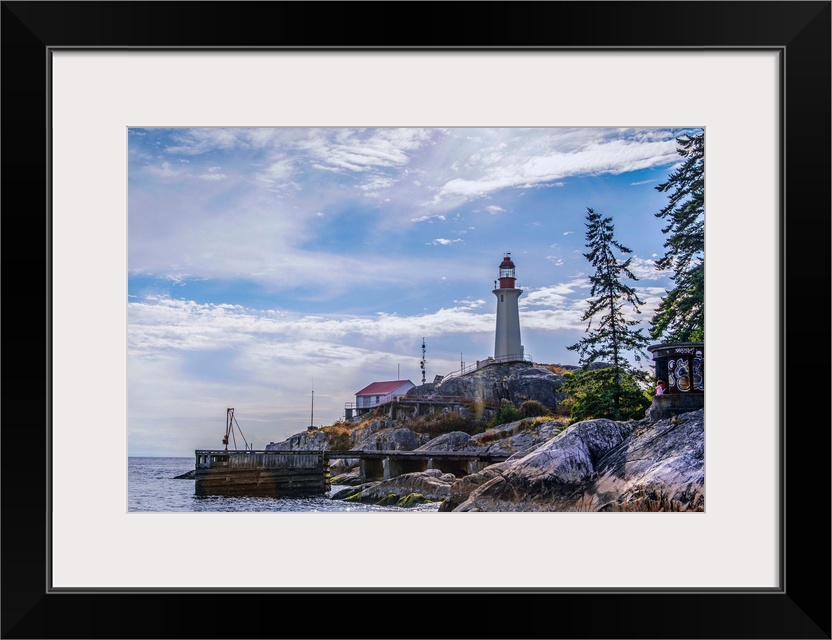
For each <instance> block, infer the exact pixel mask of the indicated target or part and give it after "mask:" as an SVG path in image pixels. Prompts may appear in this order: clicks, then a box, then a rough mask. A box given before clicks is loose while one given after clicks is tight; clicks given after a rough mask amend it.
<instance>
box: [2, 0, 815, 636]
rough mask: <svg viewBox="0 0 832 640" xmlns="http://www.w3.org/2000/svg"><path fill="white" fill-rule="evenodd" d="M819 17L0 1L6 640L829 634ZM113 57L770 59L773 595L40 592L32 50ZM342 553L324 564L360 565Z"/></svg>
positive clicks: (44, 421)
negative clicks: (776, 444) (776, 468)
mask: <svg viewBox="0 0 832 640" xmlns="http://www.w3.org/2000/svg"><path fill="white" fill-rule="evenodd" d="M830 15H831V14H830V2H829V1H818V2H800V1H787V2H778V1H766V2H757V1H747V2H745V1H743V2H677V1H669V2H668V1H656V2H590V1H587V2H557V1H553V2H459V3H457V2H419V3H416V2H397V3H378V2H376V3H363V2H331V3H330V2H106V1H105V2H74V1H67V2H15V1H10V2H5V1H4V2H2V13H0V20H2V25H1V26H2V31H1V32H0V44H1V45H2V67H1V68H0V70H1V71H2V73H1V74H0V77H1V78H2V125H3V129H2V156H0V157H1V158H2V168H3V173H2V186H3V189H2V192H0V203H2V205H3V218H2V224H3V231H4V232H5V233H3V249H4V251H3V254H2V267H3V270H2V295H3V303H4V311H5V313H4V314H3V322H2V338H3V339H4V342H5V346H6V349H5V353H4V357H3V360H2V380H3V385H2V400H3V417H4V418H5V419H6V420H5V424H4V428H3V429H2V430H0V442H1V443H2V500H0V508H2V546H1V547H0V552H2V562H0V571H1V572H2V603H1V606H2V609H0V614H2V616H1V617H0V619H1V620H2V637H3V638H235V637H239V638H254V637H306V638H315V637H349V638H416V637H418V638H437V637H455V638H485V637H489V638H495V637H499V638H830V629H832V624H830V512H829V494H828V490H829V487H830V456H829V452H830V429H829V422H828V417H827V415H828V411H829V403H828V397H829V396H828V392H827V391H826V390H828V388H829V387H828V382H827V381H826V379H825V378H824V377H822V376H819V377H821V379H822V383H821V384H819V385H818V384H816V383H815V380H812V385H811V387H810V386H809V385H807V383H806V382H805V379H806V378H810V377H811V376H812V374H811V373H810V369H809V364H808V363H811V362H814V361H815V360H816V359H819V358H823V357H824V356H826V355H828V354H829V353H830V351H829V342H828V338H829V332H828V328H829V315H828V314H829V305H830V302H829V292H830V290H832V289H830V217H831V216H830V211H832V207H831V206H830V174H831V173H832V172H831V171H830V153H829V145H830V77H831V74H830ZM382 16H383V17H385V19H384V20H381V21H380V17H382ZM391 22H392V23H394V24H395V25H396V26H395V28H394V29H391ZM131 47H139V48H160V49H168V48H182V49H189V50H200V49H206V50H207V49H214V48H228V49H236V48H260V47H263V48H270V47H273V48H302V49H307V48H326V49H339V48H346V49H356V48H360V49H372V50H384V49H390V48H397V49H401V48H406V49H413V50H420V49H425V48H437V49H459V48H463V49H470V50H473V51H476V50H489V49H494V48H499V49H528V48H542V49H546V48H576V49H593V48H602V49H616V48H620V49H626V50H633V49H643V50H655V51H661V50H663V49H668V48H692V49H701V50H709V49H710V50H742V49H749V50H750V49H761V48H762V49H770V50H777V51H779V52H780V60H781V74H782V78H783V79H784V83H783V92H782V96H781V107H782V109H781V111H782V113H783V116H782V127H781V142H782V145H781V146H782V169H781V180H782V184H783V186H784V187H785V188H784V190H783V192H782V193H783V195H782V196H781V197H782V212H783V213H782V216H781V229H780V231H781V238H782V239H783V242H782V247H781V258H782V260H781V266H780V277H781V283H780V286H781V292H782V301H783V304H782V305H781V312H780V313H781V317H780V323H781V327H782V329H781V330H782V341H781V346H780V355H781V363H782V376H781V403H780V407H781V408H780V414H781V415H780V416H779V421H780V444H781V450H782V452H783V458H782V460H781V478H782V480H781V484H780V489H781V501H780V504H781V521H780V533H781V539H782V541H783V546H782V551H783V553H782V556H781V559H780V577H781V581H780V588H778V589H774V590H754V589H752V590H747V589H738V590H736V591H731V590H709V589H698V590H690V591H685V590H672V591H662V590H655V591H644V590H639V589H633V590H620V591H605V590H593V589H583V590H575V591H569V592H554V593H550V592H545V591H541V590H528V591H526V590H519V591H518V590H505V591H501V590H487V591H484V592H477V591H473V592H470V591H469V592H466V591H462V590H460V591H454V590H447V591H446V590H441V591H439V590H401V591H398V590H395V591H373V590H361V589H359V590H354V591H350V592H346V593H337V592H328V591H325V590H309V591H308V592H303V593H301V592H298V593H273V592H268V591H244V592H236V591H233V590H226V591H224V590H220V589H217V590H210V591H206V592H198V593H195V592H192V591H182V592H158V591H154V590H152V589H147V590H139V589H136V590H131V591H128V592H107V591H106V590H101V591H99V592H83V591H79V592H75V593H55V592H53V591H52V590H51V589H50V587H49V569H50V566H49V554H48V543H49V534H50V515H49V509H50V502H49V496H50V491H49V488H50V486H51V483H52V482H54V481H55V479H54V478H53V477H52V475H51V468H50V459H49V455H48V454H49V446H48V444H49V428H50V419H51V415H50V402H49V401H50V398H51V395H50V394H51V385H52V380H51V378H50V366H49V363H50V348H49V344H50V341H49V338H50V335H51V333H50V326H51V324H50V322H51V317H50V300H51V293H52V292H51V290H50V285H49V283H50V278H49V256H50V251H51V247H50V236H49V230H50V190H49V186H50V171H51V167H50V149H49V136H48V132H49V125H50V110H49V104H48V97H49V82H50V51H54V50H56V49H60V48H79V49H108V48H117V49H125V48H131ZM669 89H670V90H672V87H670V88H669ZM748 135H749V136H753V135H754V132H753V131H749V132H748ZM751 232H752V233H753V230H751ZM787 261H788V262H787ZM787 264H791V265H792V268H791V269H789V268H787ZM807 281H808V284H806V282H807ZM737 286H742V284H741V283H738V285H737ZM787 347H788V348H787ZM789 383H790V384H791V388H792V394H791V396H789V394H788V393H787V390H788V388H789V386H788V385H789ZM798 385H799V387H798ZM818 387H821V388H822V389H823V391H820V390H819V389H818ZM818 400H822V402H821V401H818ZM92 401H93V402H94V399H92ZM742 401H745V402H753V399H742ZM81 419H82V417H81V416H79V420H81ZM745 462H746V463H747V462H748V461H745ZM753 466H754V465H753V464H749V472H750V473H751V472H753ZM102 481H106V479H102ZM610 535H611V536H614V532H612V531H611V533H610ZM560 543H563V541H559V540H557V539H556V537H554V536H553V539H552V540H549V541H547V540H540V541H536V542H535V544H538V545H540V549H541V553H546V554H549V553H557V547H558V545H559V544H560ZM339 544H340V543H339V542H338V537H337V536H334V537H333V548H332V549H330V550H328V553H331V554H332V557H333V560H334V562H335V564H336V565H338V564H339V563H341V562H344V563H345V564H346V565H349V566H351V567H352V568H353V569H356V570H358V569H360V567H357V566H353V565H352V563H351V562H350V561H349V560H348V558H349V554H348V549H346V548H341V547H340V546H339ZM346 544H348V545H349V546H353V545H355V544H356V542H355V541H354V540H353V541H350V542H349V543H346ZM125 552H129V550H125ZM632 552H633V553H644V560H645V562H661V561H663V559H659V558H651V557H650V556H649V552H646V550H638V549H633V550H632ZM691 557H695V556H694V554H693V553H691V552H690V550H680V557H679V560H680V561H684V562H687V561H690V559H691ZM506 558H509V561H510V554H508V555H506V554H500V558H499V559H498V558H496V557H495V558H491V559H484V561H486V562H498V561H505V559H506ZM419 561H424V560H419ZM437 571H441V567H437ZM391 620H392V622H391Z"/></svg>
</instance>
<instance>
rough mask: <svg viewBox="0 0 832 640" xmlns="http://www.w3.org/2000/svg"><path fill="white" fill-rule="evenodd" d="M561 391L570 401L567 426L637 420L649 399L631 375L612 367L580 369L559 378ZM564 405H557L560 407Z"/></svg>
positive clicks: (646, 406) (634, 376) (646, 407)
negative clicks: (601, 421) (602, 420)
mask: <svg viewBox="0 0 832 640" xmlns="http://www.w3.org/2000/svg"><path fill="white" fill-rule="evenodd" d="M563 380H564V384H563V389H564V391H565V392H566V393H567V394H568V398H571V400H572V407H571V412H570V414H569V418H570V420H569V424H574V423H576V422H580V421H581V420H590V419H593V418H609V419H611V420H634V419H635V420H640V419H641V418H643V417H644V414H645V411H646V410H647V409H648V407H649V406H650V399H649V398H648V395H647V394H646V393H645V392H644V389H643V388H642V387H641V386H640V385H639V380H638V376H637V375H635V374H634V373H633V372H630V371H624V370H619V378H618V382H617V383H616V380H615V368H614V367H605V368H599V369H584V370H581V371H578V372H575V373H571V374H566V375H564V376H563ZM563 404H564V403H561V405H563Z"/></svg>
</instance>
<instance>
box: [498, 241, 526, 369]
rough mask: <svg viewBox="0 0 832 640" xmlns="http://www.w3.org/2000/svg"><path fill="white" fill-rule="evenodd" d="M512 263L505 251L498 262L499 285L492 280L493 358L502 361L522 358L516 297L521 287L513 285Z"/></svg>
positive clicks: (521, 291)
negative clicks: (494, 305)
mask: <svg viewBox="0 0 832 640" xmlns="http://www.w3.org/2000/svg"><path fill="white" fill-rule="evenodd" d="M515 280H516V278H515V277H514V263H513V262H512V261H511V254H510V253H506V254H505V256H504V257H503V261H502V262H501V263H500V280H499V287H498V286H497V282H496V281H495V282H494V286H495V289H494V291H493V293H494V295H495V296H497V332H496V336H495V338H494V359H495V360H498V361H502V362H507V361H512V360H522V359H523V345H522V344H520V312H519V310H518V308H517V299H518V298H519V297H520V294H521V293H523V290H522V289H516V288H515V287H514V282H515Z"/></svg>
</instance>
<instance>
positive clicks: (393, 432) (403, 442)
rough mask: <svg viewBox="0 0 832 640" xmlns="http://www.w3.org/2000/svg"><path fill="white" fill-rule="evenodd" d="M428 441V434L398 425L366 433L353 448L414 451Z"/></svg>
mask: <svg viewBox="0 0 832 640" xmlns="http://www.w3.org/2000/svg"><path fill="white" fill-rule="evenodd" d="M426 441H427V436H423V435H420V434H418V433H415V432H414V431H411V430H410V429H407V428H406V427H397V428H393V429H381V430H379V431H373V432H370V433H366V434H364V435H363V436H360V437H359V438H358V439H357V440H356V441H355V443H354V444H353V447H352V448H353V449H361V450H368V449H369V450H375V451H413V450H414V449H416V448H417V447H419V446H420V445H422V444H423V443H424V442H426Z"/></svg>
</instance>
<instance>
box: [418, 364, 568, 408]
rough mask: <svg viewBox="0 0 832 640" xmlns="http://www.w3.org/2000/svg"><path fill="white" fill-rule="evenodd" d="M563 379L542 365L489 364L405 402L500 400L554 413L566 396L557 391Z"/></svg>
mask: <svg viewBox="0 0 832 640" xmlns="http://www.w3.org/2000/svg"><path fill="white" fill-rule="evenodd" d="M562 382H563V377H562V376H561V375H559V374H556V373H553V372H552V371H551V370H549V369H548V368H546V367H544V366H542V365H535V364H532V363H530V362H511V363H500V364H489V365H487V366H482V367H481V368H479V369H477V370H476V371H473V372H471V373H467V374H465V375H462V376H456V377H453V378H446V379H444V380H442V381H440V382H438V383H429V384H423V385H420V386H418V387H414V388H412V389H410V390H409V391H408V392H407V394H406V396H407V398H408V399H417V398H425V399H430V398H435V397H440V396H451V397H462V398H467V399H470V400H472V401H477V402H484V403H491V404H493V405H499V403H500V401H501V400H502V399H504V398H505V399H507V400H509V401H511V402H512V403H513V404H514V405H515V406H516V407H519V406H520V405H521V404H522V403H523V402H525V401H526V400H537V401H539V402H541V403H542V404H543V405H545V406H546V407H548V408H549V409H552V410H554V409H556V408H557V405H558V402H560V401H561V400H563V398H564V397H565V395H564V394H563V393H560V392H559V391H558V390H557V389H559V388H560V385H561V383H562Z"/></svg>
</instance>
